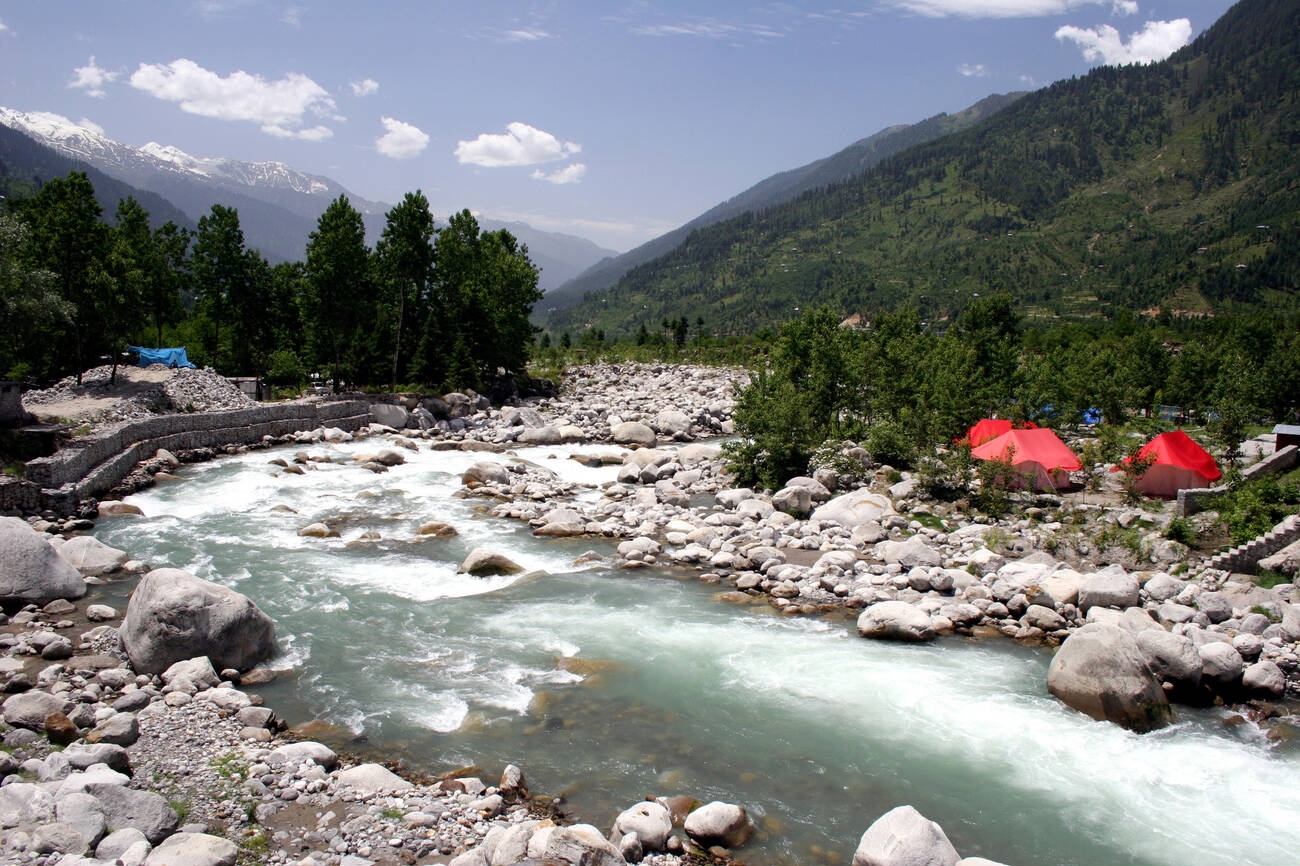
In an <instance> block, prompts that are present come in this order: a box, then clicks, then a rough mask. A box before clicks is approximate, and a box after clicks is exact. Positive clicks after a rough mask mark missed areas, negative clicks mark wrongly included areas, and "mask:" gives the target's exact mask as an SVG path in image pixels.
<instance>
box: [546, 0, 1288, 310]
mask: <svg viewBox="0 0 1300 866" xmlns="http://www.w3.org/2000/svg"><path fill="white" fill-rule="evenodd" d="M1298 35H1300V4H1297V3H1295V2H1294V0H1242V2H1241V3H1239V4H1237V5H1236V6H1234V7H1233V8H1232V9H1231V10H1229V11H1228V12H1227V13H1226V14H1225V15H1224V16H1223V18H1222V19H1220V21H1219V22H1218V23H1216V24H1215V25H1214V27H1212V28H1210V30H1208V31H1207V32H1206V33H1204V34H1203V35H1202V36H1201V37H1200V38H1199V39H1197V40H1196V42H1194V43H1193V44H1192V45H1190V46H1188V47H1187V48H1184V49H1183V50H1182V51H1180V52H1178V53H1177V54H1175V55H1174V56H1173V57H1171V58H1170V59H1169V60H1167V61H1165V62H1162V63H1158V64H1152V65H1148V66H1130V67H1122V68H1116V67H1102V68H1099V69H1096V70H1094V71H1093V72H1091V73H1089V74H1088V75H1086V76H1084V77H1082V78H1073V79H1070V80H1066V81H1061V82H1058V83H1056V84H1054V85H1052V86H1050V87H1047V88H1045V89H1043V90H1040V91H1037V92H1035V93H1032V94H1030V95H1028V96H1026V97H1024V98H1023V99H1020V100H1019V101H1017V102H1015V103H1014V104H1012V105H1010V106H1009V107H1007V108H1005V109H1003V110H1002V111H1000V112H998V113H996V114H995V115H993V116H992V117H990V118H989V119H987V120H986V121H984V122H982V123H980V124H977V125H976V126H974V127H972V128H970V129H967V130H964V131H962V132H958V133H955V134H953V135H949V136H946V137H943V138H940V139H937V140H934V141H930V142H927V143H924V144H921V145H919V146H917V147H914V148H912V149H909V150H907V151H905V152H903V153H901V154H898V155H897V156H894V157H893V158H891V159H888V160H886V161H885V162H883V163H881V164H880V165H878V166H877V167H875V168H874V169H872V170H870V171H867V172H865V173H863V174H861V175H859V176H857V177H855V178H853V179H851V180H848V181H845V182H842V183H839V184H835V185H833V186H830V187H827V188H825V189H822V190H816V191H813V192H809V193H807V194H805V195H803V196H801V197H799V198H798V199H796V200H794V201H792V202H789V203H787V204H784V205H780V206H776V207H772V208H770V209H767V210H765V211H761V212H759V213H756V214H755V213H750V214H745V215H741V216H739V217H736V218H734V219H730V220H727V221H725V222H722V223H718V224H716V225H713V226H710V227H708V228H704V229H701V230H699V231H696V232H694V233H693V234H692V235H691V236H690V237H689V238H688V239H687V240H686V242H685V243H684V244H682V246H680V247H679V248H677V249H676V250H674V251H672V252H670V253H668V254H667V255H664V256H662V257H661V258H658V259H655V260H654V261H651V262H647V263H645V264H643V265H641V266H639V267H637V268H635V269H634V270H632V271H630V272H629V273H628V274H627V275H626V276H624V277H623V279H621V280H620V281H619V282H618V283H617V284H616V285H614V286H613V287H611V288H609V289H607V290H605V291H601V292H595V293H590V294H588V296H587V298H586V299H585V300H584V302H583V303H582V304H581V305H579V306H578V307H576V308H573V309H571V310H561V311H556V312H554V313H552V315H551V317H550V319H549V321H548V323H547V324H548V326H549V327H550V329H551V330H553V331H555V332H557V333H558V332H560V331H565V330H572V331H573V332H574V334H575V335H577V334H579V333H580V332H581V331H583V330H584V329H586V328H596V329H602V330H604V331H605V332H606V333H607V334H609V335H610V336H615V335H626V334H629V333H632V332H634V331H635V330H636V329H637V328H638V327H639V326H640V325H641V324H642V323H648V324H649V325H651V326H654V325H655V324H657V323H658V322H660V321H661V320H662V319H665V318H667V319H674V318H676V317H677V316H682V315H685V316H688V317H690V318H691V319H692V320H694V319H695V318H696V317H700V318H703V319H704V321H705V325H706V327H707V328H708V329H710V330H713V331H716V332H719V333H724V334H732V333H746V332H750V331H753V330H755V329H758V328H760V327H764V326H769V325H772V324H775V323H778V322H781V321H784V320H786V319H788V318H790V317H791V316H792V315H794V314H795V313H796V311H797V310H798V309H800V308H807V307H810V306H815V305H820V304H830V305H832V306H834V307H836V308H838V309H840V310H842V311H844V312H846V313H847V312H850V311H860V312H863V313H868V314H869V313H872V312H874V311H878V310H882V309H890V308H894V307H897V306H899V305H901V304H905V303H907V304H912V305H915V306H916V307H917V308H918V309H919V310H920V311H921V313H922V315H923V316H924V317H926V318H929V319H936V318H942V317H947V316H951V315H953V314H955V313H957V312H959V311H960V310H961V309H963V308H964V307H965V306H966V305H967V304H968V303H969V302H970V300H971V299H972V298H973V297H976V296H978V295H980V294H987V293H989V292H994V291H1002V292H1008V293H1010V294H1011V295H1012V296H1013V297H1014V298H1015V299H1016V301H1017V302H1018V303H1019V304H1020V305H1021V306H1022V308H1023V309H1025V310H1026V311H1027V312H1028V313H1029V314H1030V315H1038V316H1065V317H1086V316H1093V315H1097V314H1105V313H1107V312H1108V311H1110V310H1113V309H1115V308H1129V309H1137V310H1140V309H1151V308H1164V309H1167V310H1171V311H1184V312H1189V313H1195V314H1202V313H1223V312H1227V311H1232V310H1260V309H1268V310H1277V309H1292V310H1293V309H1296V308H1297V307H1298V306H1300V303H1298V302H1300V294H1298V293H1297V291H1296V289H1297V286H1300V255H1298V253H1300V240H1298V239H1297V229H1298V228H1300V177H1298V172H1300V163H1298V162H1297V160H1296V152H1297V145H1298V144H1300V118H1297V110H1296V109H1297V98H1298V97H1300V45H1298V42H1297V38H1298Z"/></svg>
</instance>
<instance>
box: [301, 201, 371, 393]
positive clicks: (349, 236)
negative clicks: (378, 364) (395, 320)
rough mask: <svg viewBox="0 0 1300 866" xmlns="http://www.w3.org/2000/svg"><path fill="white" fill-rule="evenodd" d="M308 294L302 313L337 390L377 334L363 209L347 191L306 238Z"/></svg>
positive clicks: (353, 372) (318, 357) (314, 350)
mask: <svg viewBox="0 0 1300 866" xmlns="http://www.w3.org/2000/svg"><path fill="white" fill-rule="evenodd" d="M306 266H307V282H306V288H307V299H306V303H305V305H304V309H303V313H304V319H305V320H306V324H307V331H308V337H309V340H310V343H311V348H312V356H313V359H314V361H315V362H316V363H317V364H323V365H325V367H326V369H327V370H328V371H329V378H330V380H331V382H332V383H333V387H334V390H335V391H338V390H339V388H340V386H341V384H342V382H343V381H344V380H346V379H352V378H353V377H355V375H356V373H357V369H356V366H357V365H356V359H357V358H358V356H359V355H360V354H362V349H363V346H361V343H362V342H363V341H368V340H371V339H373V334H372V333H371V328H372V326H373V322H374V303H373V299H372V296H371V293H370V287H369V267H370V251H369V250H368V249H367V248H366V227H365V223H364V222H363V221H362V219H361V214H360V213H359V212H358V211H357V210H356V208H354V207H352V204H351V203H350V202H349V201H348V198H347V196H345V195H341V196H339V197H338V198H336V199H335V200H334V201H332V202H330V205H329V207H327V208H326V209H325V212H324V213H322V214H321V215H320V219H319V220H318V221H317V223H316V231H314V232H312V233H311V237H310V238H309V239H308V241H307V262H306Z"/></svg>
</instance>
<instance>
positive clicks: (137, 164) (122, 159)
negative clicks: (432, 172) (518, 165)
mask: <svg viewBox="0 0 1300 866" xmlns="http://www.w3.org/2000/svg"><path fill="white" fill-rule="evenodd" d="M0 123H3V124H4V125H6V126H8V127H10V128H12V129H14V130H17V131H19V132H22V133H24V134H25V135H27V136H29V137H31V138H33V139H35V140H36V141H37V142H39V143H41V144H44V145H46V146H48V147H50V148H52V149H54V150H55V151H57V152H58V153H60V154H62V155H63V156H66V157H68V158H70V159H76V160H81V161H82V162H85V163H89V164H90V165H91V166H94V167H95V168H97V169H99V170H100V171H102V172H104V174H107V175H109V176H110V177H113V178H116V179H117V180H120V181H123V182H125V183H128V184H130V185H132V186H134V187H137V188H139V189H142V190H148V191H149V192H154V193H157V194H158V195H160V196H162V197H163V198H166V199H168V200H170V201H171V202H172V203H173V204H175V205H176V206H177V207H179V208H180V209H181V210H182V211H184V212H185V214H186V215H187V216H188V217H189V218H190V219H192V220H195V221H197V220H198V219H199V218H200V217H202V216H204V215H206V214H207V213H209V212H210V211H211V209H212V205H213V204H222V205H225V206H227V207H233V208H237V209H238V210H239V222H240V227H241V228H242V229H243V230H244V239H245V243H247V244H248V246H250V247H255V248H257V249H259V250H261V252H262V254H263V255H265V256H266V257H267V258H268V259H270V260H272V261H295V260H301V259H302V258H303V255H304V252H305V249H306V243H307V237H308V235H310V233H311V232H312V231H314V230H315V228H316V220H317V219H318V218H319V217H320V215H321V212H322V211H324V210H325V208H326V207H327V206H328V205H329V203H330V202H331V201H333V200H334V199H335V198H337V197H338V196H340V195H346V196H347V197H348V200H349V202H351V204H352V206H353V207H354V208H356V209H357V210H358V211H360V212H361V214H362V216H363V217H364V219H365V223H366V233H367V235H368V236H369V239H370V241H371V242H372V243H373V242H374V241H375V240H376V239H377V238H378V237H379V233H380V232H381V231H383V227H384V215H385V214H386V213H387V212H388V210H389V209H390V208H391V205H387V204H384V203H383V202H376V201H368V200H366V199H363V198H360V197H359V196H356V195H354V194H353V193H351V192H349V191H348V190H347V189H345V188H344V187H343V186H342V185H341V184H339V183H338V182H337V181H334V180H331V179H330V178H328V177H322V176H320V175H314V174H308V173H306V172H302V171H298V170H297V169H295V168H293V167H291V166H288V165H285V164H284V163H282V162H241V161H240V160H235V159H226V158H221V157H202V156H194V155H192V154H189V153H186V152H185V151H183V150H181V149H180V148H177V147H173V146H171V145H166V144H159V143H158V142H154V141H151V142H149V143H148V144H146V145H144V146H143V147H138V148H137V147H132V146H131V145H128V144H123V143H121V142H119V141H114V140H113V139H111V138H109V137H107V136H106V135H104V132H103V130H102V129H100V128H99V127H97V126H95V125H94V124H91V123H89V122H82V123H76V122H74V121H72V120H69V119H68V118H66V117H63V116H61V115H58V114H52V113H50V112H44V111H33V112H23V111H16V110H14V109H10V108H4V107H0ZM482 225H483V227H484V228H485V229H494V228H498V227H500V226H503V225H505V224H503V223H492V222H490V221H486V220H485V221H483V222H482ZM510 230H511V231H512V232H513V233H514V234H515V235H516V236H517V237H519V239H520V240H521V241H523V242H524V243H526V244H528V248H529V253H530V255H531V257H532V259H533V262H534V263H535V264H537V265H539V266H540V267H541V268H542V277H541V285H542V288H543V289H548V288H552V287H554V286H557V285H559V284H560V283H562V282H564V281H565V280H568V279H570V278H572V277H574V276H577V275H578V274H579V273H581V272H582V271H584V270H586V269H587V268H588V267H590V266H591V265H593V264H595V263H596V262H598V261H600V260H601V259H602V258H605V257H606V256H610V255H614V254H615V253H614V252H613V251H612V250H606V249H602V248H601V247H598V246H596V245H595V244H593V243H591V242H590V241H587V240H585V239H582V238H576V237H573V236H571V235H563V234H553V233H550V232H543V231H539V230H537V229H534V228H532V227H530V226H526V225H523V224H522V223H520V224H512V225H511V226H510Z"/></svg>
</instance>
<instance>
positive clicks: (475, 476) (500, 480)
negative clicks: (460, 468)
mask: <svg viewBox="0 0 1300 866" xmlns="http://www.w3.org/2000/svg"><path fill="white" fill-rule="evenodd" d="M460 481H461V483H462V484H464V485H465V486H466V487H482V486H483V485H484V484H509V483H510V473H509V472H508V471H507V470H506V468H505V467H504V466H502V465H501V464H500V463H495V462H493V461H491V460H480V461H479V462H477V463H475V464H474V465H472V466H470V467H469V468H468V469H466V470H465V471H464V472H462V473H461V476H460Z"/></svg>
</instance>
